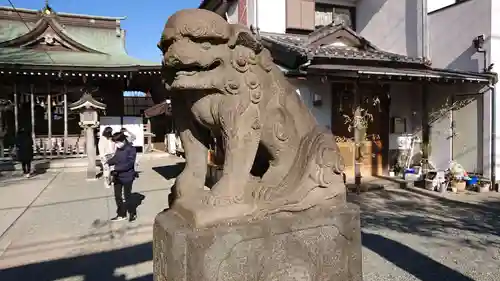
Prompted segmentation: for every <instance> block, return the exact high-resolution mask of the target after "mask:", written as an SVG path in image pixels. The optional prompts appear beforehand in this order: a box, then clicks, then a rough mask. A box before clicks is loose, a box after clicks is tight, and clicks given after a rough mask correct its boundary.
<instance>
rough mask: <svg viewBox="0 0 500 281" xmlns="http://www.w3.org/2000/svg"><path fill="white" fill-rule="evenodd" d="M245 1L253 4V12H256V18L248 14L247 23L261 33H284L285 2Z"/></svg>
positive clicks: (283, 0) (281, 0)
mask: <svg viewBox="0 0 500 281" xmlns="http://www.w3.org/2000/svg"><path fill="white" fill-rule="evenodd" d="M247 1H248V2H250V3H251V4H253V5H252V6H253V10H256V11H257V16H256V17H255V16H253V15H252V16H251V15H250V13H249V14H248V17H249V21H248V23H253V25H254V26H256V27H258V28H260V31H262V32H273V33H285V32H286V0H247ZM249 12H250V11H249ZM252 18H253V19H252Z"/></svg>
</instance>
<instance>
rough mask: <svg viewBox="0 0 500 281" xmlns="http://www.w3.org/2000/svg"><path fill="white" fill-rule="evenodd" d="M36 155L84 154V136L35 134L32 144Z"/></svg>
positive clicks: (61, 155)
mask: <svg viewBox="0 0 500 281" xmlns="http://www.w3.org/2000/svg"><path fill="white" fill-rule="evenodd" d="M33 152H34V153H35V155H36V156H44V157H50V158H53V157H54V158H59V157H75V156H81V157H83V156H85V155H86V151H85V137H84V136H82V135H68V138H67V139H66V141H65V139H64V136H63V135H52V137H51V138H50V139H49V137H48V136H43V135H42V136H36V137H35V142H34V146H33Z"/></svg>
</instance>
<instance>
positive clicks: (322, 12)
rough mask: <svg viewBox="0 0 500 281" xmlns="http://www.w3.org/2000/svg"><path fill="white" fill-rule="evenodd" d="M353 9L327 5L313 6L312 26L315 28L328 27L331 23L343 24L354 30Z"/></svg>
mask: <svg viewBox="0 0 500 281" xmlns="http://www.w3.org/2000/svg"><path fill="white" fill-rule="evenodd" d="M353 17H354V8H351V7H343V6H336V5H328V4H319V3H317V4H316V5H315V18H314V24H315V27H316V28H321V27H323V26H326V25H329V24H331V23H332V22H335V23H342V22H343V23H344V24H345V25H347V26H349V27H350V28H352V29H354V20H353Z"/></svg>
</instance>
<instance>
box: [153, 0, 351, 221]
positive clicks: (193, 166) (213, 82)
mask: <svg viewBox="0 0 500 281" xmlns="http://www.w3.org/2000/svg"><path fill="white" fill-rule="evenodd" d="M158 47H159V48H160V49H161V51H162V53H163V79H164V82H165V85H166V87H167V90H170V91H171V95H172V100H173V102H172V108H173V114H174V118H175V121H176V124H177V126H178V129H179V131H180V138H181V141H182V144H183V147H184V151H185V157H186V166H185V168H184V170H183V171H182V173H181V174H180V175H179V176H178V177H177V179H176V182H175V195H176V200H175V201H174V203H173V207H172V208H174V209H176V210H177V211H179V212H180V213H181V214H182V215H183V216H185V217H186V218H187V219H188V220H189V219H190V220H192V221H193V223H194V224H195V225H197V226H205V225H209V224H215V223H217V222H226V221H228V220H232V219H241V218H247V217H249V218H254V217H257V216H264V215H268V214H271V213H276V212H282V211H302V210H305V209H308V208H311V207H314V206H316V205H320V204H325V203H327V204H332V202H336V203H337V204H338V202H345V186H344V184H343V180H342V176H341V173H342V170H343V159H342V157H341V156H340V153H339V148H338V146H337V144H336V143H335V140H334V137H333V135H332V134H331V132H329V131H328V130H327V129H326V128H322V127H320V126H319V125H318V124H317V122H316V120H315V118H314V116H313V115H312V114H311V112H310V111H309V109H308V108H307V106H306V105H305V104H304V103H303V102H302V100H301V99H300V97H299V96H298V94H297V93H296V92H295V90H294V89H293V88H292V86H291V85H290V84H289V83H288V81H287V80H286V78H285V76H284V75H283V74H282V72H281V71H280V70H279V69H278V68H277V66H276V65H275V64H274V63H273V61H272V58H271V55H270V52H269V51H268V50H267V49H265V48H264V47H263V46H262V44H261V43H260V41H259V40H258V38H257V37H256V35H255V34H253V33H252V31H251V30H249V29H248V28H247V27H245V26H242V25H235V24H229V23H227V22H226V21H225V20H224V19H223V18H222V17H220V16H219V15H217V14H215V13H213V12H210V11H207V10H198V9H187V10H181V11H179V12H177V13H175V14H174V15H172V16H171V17H170V18H169V19H168V21H167V23H166V25H165V29H164V31H163V34H162V37H161V41H160V43H159V44H158ZM208 132H211V133H212V134H213V135H215V136H219V137H220V138H221V139H222V140H223V147H224V152H225V153H224V155H225V156H224V166H223V175H222V177H221V179H220V180H219V181H218V182H217V183H216V184H215V185H214V186H213V188H212V189H211V190H210V191H204V190H203V187H204V182H205V176H206V172H207V135H208ZM254 163H258V164H259V165H261V166H262V165H264V166H266V169H265V171H264V172H262V173H261V174H260V175H258V176H255V175H252V167H253V166H255V165H254ZM332 199H338V200H339V201H336V200H335V201H332Z"/></svg>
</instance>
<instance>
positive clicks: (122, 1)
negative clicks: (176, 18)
mask: <svg viewBox="0 0 500 281" xmlns="http://www.w3.org/2000/svg"><path fill="white" fill-rule="evenodd" d="M11 1H12V3H13V4H14V6H15V7H16V8H26V9H36V10H39V9H41V8H42V7H43V6H44V3H45V1H44V0H11ZM200 3H201V0H142V1H139V0H50V1H49V4H50V6H51V7H52V8H53V9H54V10H55V11H56V12H66V13H81V14H89V15H98V16H126V17H127V19H126V20H124V21H123V22H122V28H124V29H125V30H127V38H126V40H127V51H128V53H129V54H130V55H132V56H134V57H137V58H140V59H147V60H151V61H155V62H160V52H159V50H158V48H156V44H157V43H158V40H159V39H160V35H161V32H162V30H163V26H164V24H165V22H166V20H167V19H168V17H169V16H170V15H171V14H173V13H175V12H176V11H177V10H180V9H185V8H196V7H198V6H199V4H200ZM0 6H10V4H9V1H7V0H0Z"/></svg>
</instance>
